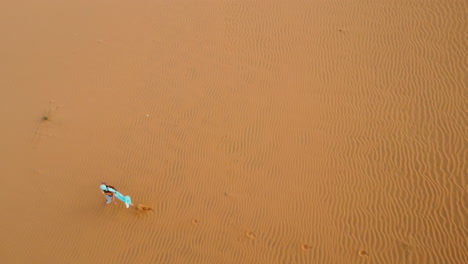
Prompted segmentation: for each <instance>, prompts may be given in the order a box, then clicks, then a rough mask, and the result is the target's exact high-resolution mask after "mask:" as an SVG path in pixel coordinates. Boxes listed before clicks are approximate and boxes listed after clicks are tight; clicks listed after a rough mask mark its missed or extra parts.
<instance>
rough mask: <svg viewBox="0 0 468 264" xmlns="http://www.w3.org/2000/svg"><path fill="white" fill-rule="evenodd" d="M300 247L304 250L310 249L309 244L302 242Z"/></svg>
mask: <svg viewBox="0 0 468 264" xmlns="http://www.w3.org/2000/svg"><path fill="white" fill-rule="evenodd" d="M301 248H302V250H304V251H309V250H311V249H312V246H311V245H308V244H302V245H301Z"/></svg>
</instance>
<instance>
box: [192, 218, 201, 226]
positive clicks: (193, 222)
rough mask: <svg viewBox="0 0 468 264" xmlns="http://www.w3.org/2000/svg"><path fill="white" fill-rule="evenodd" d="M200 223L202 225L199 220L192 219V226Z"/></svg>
mask: <svg viewBox="0 0 468 264" xmlns="http://www.w3.org/2000/svg"><path fill="white" fill-rule="evenodd" d="M198 223H200V220H198V219H192V224H194V225H196V224H198Z"/></svg>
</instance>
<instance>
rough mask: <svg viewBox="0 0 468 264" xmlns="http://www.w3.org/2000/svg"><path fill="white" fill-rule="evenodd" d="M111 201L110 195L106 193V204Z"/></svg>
mask: <svg viewBox="0 0 468 264" xmlns="http://www.w3.org/2000/svg"><path fill="white" fill-rule="evenodd" d="M110 203H112V196H110V195H106V204H110Z"/></svg>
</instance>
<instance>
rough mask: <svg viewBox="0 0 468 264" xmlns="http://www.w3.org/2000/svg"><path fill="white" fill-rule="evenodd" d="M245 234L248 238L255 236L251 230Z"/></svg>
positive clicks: (252, 238)
mask: <svg viewBox="0 0 468 264" xmlns="http://www.w3.org/2000/svg"><path fill="white" fill-rule="evenodd" d="M245 235H246V236H247V237H248V238H249V239H250V240H254V239H255V238H256V236H255V233H254V232H252V231H248V232H246V233H245Z"/></svg>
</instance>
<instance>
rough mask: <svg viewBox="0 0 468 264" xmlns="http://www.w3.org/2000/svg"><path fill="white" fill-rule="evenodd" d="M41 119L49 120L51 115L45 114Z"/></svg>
mask: <svg viewBox="0 0 468 264" xmlns="http://www.w3.org/2000/svg"><path fill="white" fill-rule="evenodd" d="M41 120H42V121H47V120H49V117H48V116H43V117H42V118H41Z"/></svg>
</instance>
